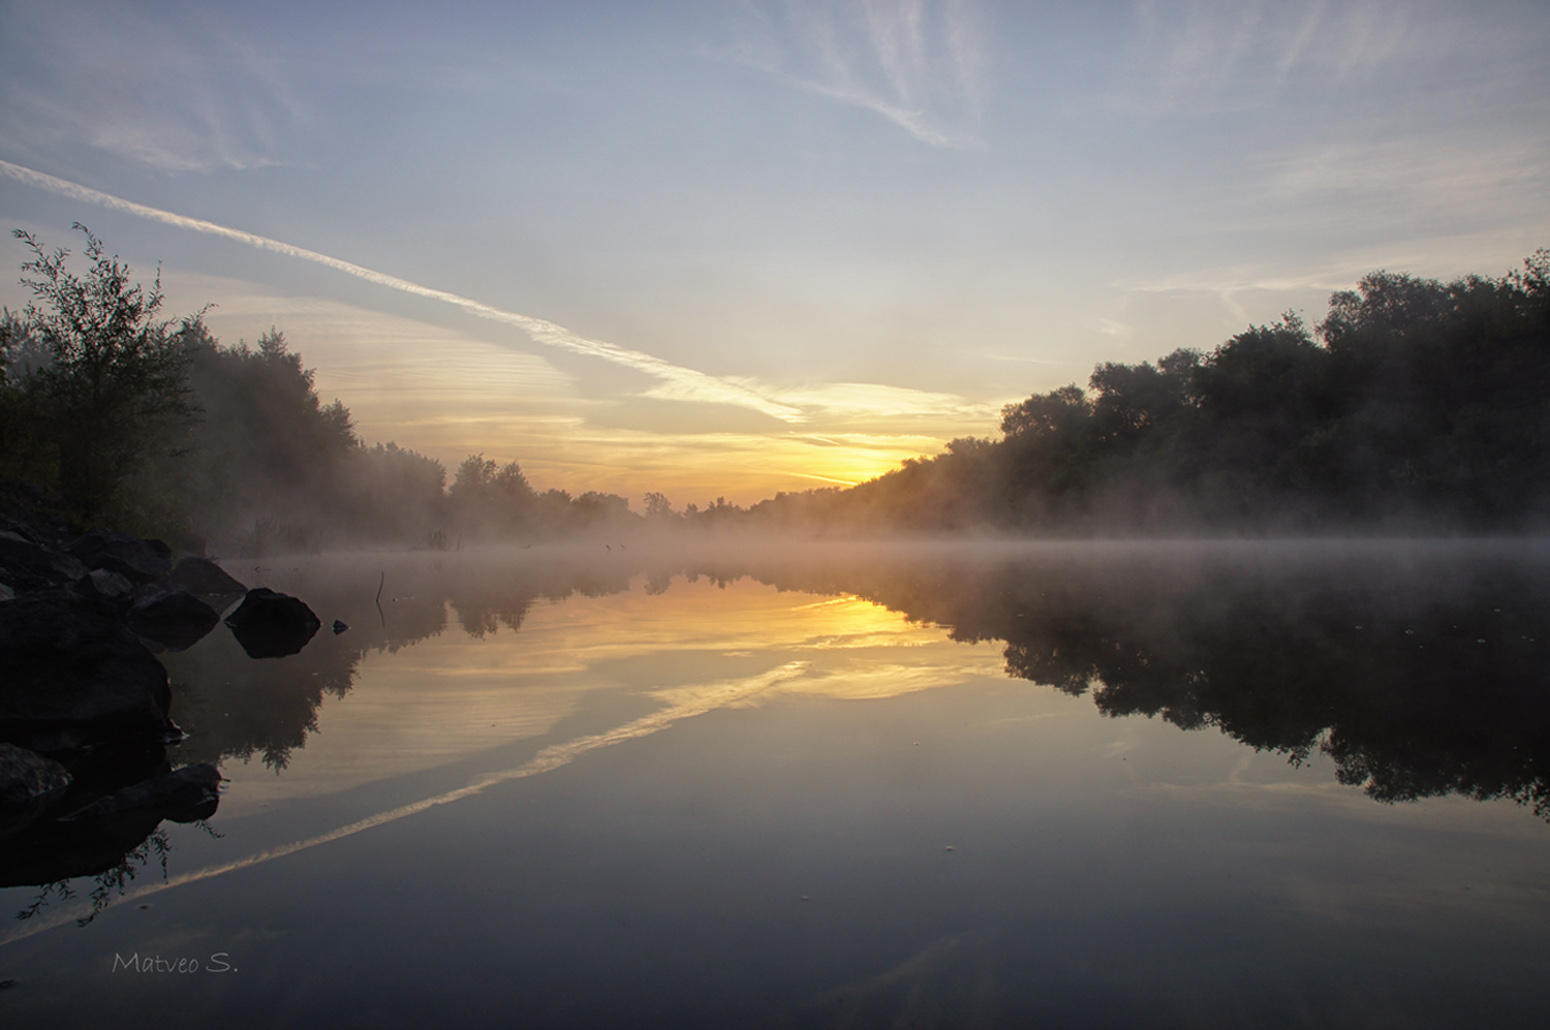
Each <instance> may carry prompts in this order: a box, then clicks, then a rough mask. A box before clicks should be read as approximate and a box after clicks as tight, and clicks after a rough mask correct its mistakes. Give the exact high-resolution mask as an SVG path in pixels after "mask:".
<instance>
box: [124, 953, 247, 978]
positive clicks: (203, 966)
mask: <svg viewBox="0 0 1550 1030" xmlns="http://www.w3.org/2000/svg"><path fill="white" fill-rule="evenodd" d="M229 958H231V954H230V953H229V952H225V951H217V952H216V953H215V954H213V955H211V956H210V958H209V959H208V960H204V959H197V958H162V957H161V956H160V955H147V956H145V957H144V958H141V957H140V953H139V952H138V951H137V952H134V953H133V954H131V955H130V956H129V957H128V958H125V957H124V956H122V955H120V954H119V953H118V952H116V951H115V952H114V953H113V970H112V971H113V972H115V973H116V972H118V971H119V970H120V969H126V970H128V971H130V972H132V973H235V972H236V971H237V967H236V966H234V965H232V964H231V963H230V962H228V961H227V959H229Z"/></svg>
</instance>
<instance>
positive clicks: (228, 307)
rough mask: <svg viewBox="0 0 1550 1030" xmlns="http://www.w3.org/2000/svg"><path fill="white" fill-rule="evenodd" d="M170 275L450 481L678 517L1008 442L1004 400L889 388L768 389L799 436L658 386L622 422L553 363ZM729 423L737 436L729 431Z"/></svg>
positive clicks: (301, 301)
mask: <svg viewBox="0 0 1550 1030" xmlns="http://www.w3.org/2000/svg"><path fill="white" fill-rule="evenodd" d="M166 278H167V289H168V293H169V296H172V297H174V298H175V299H176V300H179V301H184V298H187V301H185V303H192V301H193V298H198V297H216V298H219V300H218V301H217V306H216V307H215V308H213V309H212V310H211V311H210V312H209V314H208V315H207V316H206V324H207V325H208V326H209V328H210V330H211V331H212V332H213V333H214V334H215V335H216V336H217V337H218V338H219V339H220V340H221V341H222V342H223V343H224V344H226V345H233V344H236V343H237V342H239V341H241V340H245V341H246V342H247V343H248V344H250V345H251V344H252V343H253V342H254V341H255V339H256V338H257V335H258V334H259V333H261V332H263V331H266V330H267V329H268V328H269V327H270V326H271V325H273V326H274V327H275V328H278V329H279V330H280V331H281V332H282V333H284V334H285V338H286V341H287V343H288V344H289V345H290V347H291V349H292V350H293V351H296V352H298V353H300V354H301V355H302V359H303V362H304V363H305V364H306V365H307V366H308V367H309V368H312V369H313V370H314V372H315V374H316V378H315V384H316V387H317V390H318V394H319V396H320V397H322V398H323V399H324V401H325V402H326V401H331V400H333V399H334V398H336V397H337V398H339V399H340V400H341V401H343V402H344V404H345V406H346V407H347V408H349V409H350V412H351V415H352V416H353V417H354V420H355V425H356V430H357V433H358V434H359V436H360V437H361V439H362V440H363V441H364V442H366V443H367V444H369V445H372V444H377V443H387V442H389V441H392V442H394V443H396V444H398V445H399V446H401V447H407V448H410V449H412V450H416V451H419V452H420V453H423V454H426V455H428V456H430V457H433V458H436V459H437V460H439V461H440V462H441V463H442V464H443V466H445V467H446V469H447V473H448V477H449V480H450V478H451V476H452V474H453V473H454V471H455V470H456V468H457V465H458V463H459V462H461V461H462V460H463V458H465V457H467V456H468V455H470V454H474V453H482V454H483V455H484V456H485V457H486V458H490V459H493V460H495V461H497V462H500V463H501V464H504V463H506V462H509V461H515V462H517V463H518V464H519V465H520V466H521V467H522V470H523V472H524V473H525V474H526V475H527V478H528V481H529V482H530V483H531V484H532V485H533V486H534V487H535V488H537V489H539V490H546V489H551V488H558V489H563V490H567V491H569V492H571V493H572V494H580V493H583V492H585V491H588V490H596V491H600V492H603V493H616V494H620V495H622V496H624V497H625V498H626V499H628V500H629V501H630V503H631V505H632V506H633V507H634V509H635V510H637V511H639V510H640V509H641V498H642V496H643V495H644V494H645V493H646V492H648V491H657V492H662V493H665V494H667V496H668V498H669V499H670V500H671V501H672V502H673V504H674V506H675V507H676V508H678V509H682V508H683V507H684V506H685V505H688V504H691V503H692V504H697V505H699V506H700V507H705V506H706V505H707V504H708V503H710V502H711V501H713V500H714V499H716V498H717V497H725V498H726V499H727V501H729V502H730V503H733V504H741V505H747V504H751V503H754V502H757V501H760V500H763V499H764V498H767V497H772V496H774V495H775V494H776V493H777V492H780V491H787V492H797V491H802V490H809V489H814V488H822V487H830V486H834V487H846V486H853V485H855V484H857V483H862V482H865V481H867V480H869V479H873V478H875V477H877V476H880V475H882V474H883V473H885V472H888V471H890V470H892V469H895V468H898V467H899V465H900V464H901V463H902V462H903V461H905V460H906V459H909V458H918V457H921V456H929V455H933V454H937V453H939V452H940V451H941V450H942V448H943V447H944V445H945V444H946V443H947V441H948V440H950V439H953V438H954V437H958V436H991V435H997V433H998V430H997V425H998V421H999V414H1000V403H999V402H992V403H973V402H969V401H966V400H965V399H963V398H961V397H957V396H955V395H952V394H947V393H932V392H927V391H922V390H910V389H902V388H897V387H888V386H881V385H878V384H875V383H843V382H842V383H823V384H811V385H805V386H792V387H782V386H767V385H766V386H761V387H760V390H761V392H762V393H764V394H765V395H767V396H768V397H770V398H771V399H772V401H773V402H775V403H779V404H781V405H784V406H789V407H791V408H793V409H795V410H800V411H802V412H803V413H804V419H805V420H804V421H803V422H802V423H800V424H796V425H793V424H789V423H784V422H781V421H779V420H775V419H767V418H764V417H763V416H759V415H758V414H757V413H749V415H750V417H749V418H739V417H738V416H736V415H732V416H730V417H729V416H728V414H727V412H726V411H725V409H716V408H706V406H704V405H699V404H695V403H692V402H672V401H666V400H662V399H660V398H655V397H652V395H651V394H652V391H651V390H650V389H649V388H648V389H645V390H643V391H641V392H640V393H639V394H638V396H637V400H636V401H635V402H634V403H637V404H644V405H645V407H644V409H635V410H631V412H630V415H629V418H628V419H627V420H626V419H620V418H616V417H613V416H614V412H616V411H617V410H619V408H620V406H621V404H629V403H631V401H630V400H628V399H626V400H624V401H622V402H621V401H620V400H619V399H617V398H615V397H607V396H604V397H597V396H588V395H587V394H586V392H585V383H584V382H582V381H579V380H578V379H577V378H576V377H575V376H574V375H573V374H571V373H568V372H566V371H564V370H562V369H560V368H558V367H557V366H556V365H555V364H553V363H552V362H550V361H549V360H547V358H546V357H545V356H543V355H540V354H533V353H528V352H524V351H521V350H516V349H512V348H508V347H501V346H496V345H493V344H491V343H489V342H488V341H486V340H483V339H480V338H477V337H474V336H470V335H467V334H465V333H461V332H458V331H456V330H452V329H447V328H443V327H440V326H436V325H432V324H429V323H426V322H423V321H418V320H415V319H410V318H406V317H403V316H400V315H396V314H389V313H383V312H376V311H369V310H366V309H362V308H358V307H354V306H352V305H348V304H344V303H341V302H337V301H332V300H325V299H321V298H293V297H285V296H280V295H277V294H262V293H254V292H253V291H252V289H251V287H250V286H249V285H248V284H244V283H239V282H235V281H232V280H227V279H221V278H216V277H211V276H194V275H186V274H177V273H171V274H169V275H168V276H167V277H166ZM255 326H257V327H259V328H258V330H257V332H255V330H254V327H255ZM699 409H705V410H699ZM724 422H730V423H732V424H733V425H734V426H735V427H736V428H733V429H724V428H718V426H719V425H720V424H721V423H724Z"/></svg>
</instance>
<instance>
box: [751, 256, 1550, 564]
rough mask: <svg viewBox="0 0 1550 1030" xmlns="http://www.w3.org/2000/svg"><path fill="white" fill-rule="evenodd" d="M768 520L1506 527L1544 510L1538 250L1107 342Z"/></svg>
mask: <svg viewBox="0 0 1550 1030" xmlns="http://www.w3.org/2000/svg"><path fill="white" fill-rule="evenodd" d="M1088 387H1089V389H1087V390H1083V389H1082V388H1081V387H1079V386H1077V385H1075V384H1071V385H1068V386H1064V387H1061V388H1059V389H1057V390H1053V391H1050V392H1049V393H1044V394H1035V395H1033V396H1032V397H1029V398H1028V399H1027V400H1024V401H1022V402H1020V403H1017V404H1010V405H1007V406H1006V408H1005V409H1003V412H1002V421H1001V429H1002V434H1003V438H1002V439H1001V440H1000V441H996V442H989V441H985V442H982V443H980V444H977V445H975V446H965V445H963V444H962V443H961V442H960V441H954V444H953V445H950V446H949V448H948V450H947V451H946V452H945V453H943V454H941V455H938V456H936V457H935V458H930V459H920V460H912V461H906V462H905V463H904V465H903V467H901V468H899V469H897V470H895V471H893V472H890V473H888V474H887V475H885V476H882V477H879V478H878V479H876V480H873V481H872V482H869V483H863V484H861V485H860V486H858V487H855V488H854V489H852V490H849V491H845V492H843V493H840V494H837V495H833V496H830V495H827V494H825V493H824V492H820V491H813V492H810V493H809V494H804V495H786V496H784V497H782V498H777V499H776V500H775V501H774V502H767V503H766V504H764V505H756V506H755V509H754V512H755V513H756V515H757V518H758V519H759V520H761V521H763V522H765V523H768V524H777V525H779V524H785V525H791V524H799V523H800V522H801V521H803V520H804V519H805V520H810V522H811V523H815V524H817V525H819V526H823V527H828V528H848V529H883V530H929V531H951V530H957V529H962V528H965V527H967V526H973V525H981V526H985V527H988V528H994V529H1001V530H1022V531H1026V530H1033V531H1038V532H1045V533H1071V532H1078V533H1086V532H1127V533H1128V532H1138V531H1139V532H1179V531H1187V532H1196V531H1202V530H1207V531H1222V530H1227V531H1249V532H1305V531H1308V530H1313V529H1318V530H1329V529H1337V530H1362V531H1374V530H1382V531H1394V530H1399V531H1406V532H1410V531H1426V532H1432V531H1439V530H1443V531H1450V532H1451V531H1461V530H1462V531H1493V532H1499V531H1521V530H1526V529H1540V530H1542V529H1543V528H1544V527H1545V525H1546V523H1547V522H1550V252H1547V251H1543V250H1542V251H1539V252H1537V253H1535V254H1534V255H1533V256H1532V257H1530V258H1529V259H1528V260H1527V261H1525V262H1524V266H1523V268H1522V269H1521V270H1519V271H1515V272H1512V273H1509V274H1508V275H1506V276H1503V277H1501V278H1499V279H1490V278H1483V277H1479V276H1470V277H1466V278H1463V279H1460V280H1457V281H1455V282H1452V283H1446V284H1445V283H1440V282H1436V281H1433V280H1428V279H1419V278H1415V277H1412V276H1408V275H1398V274H1393V273H1389V272H1374V273H1372V274H1371V275H1368V276H1366V277H1364V278H1363V279H1362V280H1361V282H1360V283H1359V284H1358V286H1357V288H1356V289H1355V290H1350V291H1342V292H1339V293H1336V294H1334V295H1333V296H1332V297H1331V298H1330V305H1329V312H1328V314H1327V315H1326V317H1325V318H1324V320H1323V321H1322V322H1320V323H1319V325H1318V328H1317V334H1316V335H1315V334H1314V333H1313V332H1310V331H1309V329H1308V327H1307V326H1306V325H1305V324H1304V323H1303V321H1302V319H1301V318H1299V317H1298V316H1297V315H1296V314H1295V313H1292V312H1288V313H1287V314H1286V315H1285V316H1283V317H1282V318H1281V320H1280V321H1278V322H1275V323H1272V324H1270V325H1264V326H1250V327H1249V328H1248V329H1247V330H1245V331H1244V332H1241V333H1238V334H1237V335H1235V336H1233V337H1232V338H1231V339H1229V340H1227V341H1226V342H1225V343H1223V344H1221V345H1220V346H1218V347H1216V348H1215V349H1214V350H1212V351H1211V352H1209V353H1202V352H1200V351H1195V350H1179V351H1175V352H1174V353H1173V354H1170V355H1168V356H1166V357H1164V358H1161V359H1159V360H1158V361H1157V362H1156V363H1155V365H1154V364H1152V363H1150V362H1144V363H1141V364H1137V365H1127V364H1119V363H1114V362H1105V363H1103V364H1100V365H1098V366H1097V367H1096V368H1095V369H1094V371H1093V374H1092V377H1091V379H1090V380H1089V382H1088Z"/></svg>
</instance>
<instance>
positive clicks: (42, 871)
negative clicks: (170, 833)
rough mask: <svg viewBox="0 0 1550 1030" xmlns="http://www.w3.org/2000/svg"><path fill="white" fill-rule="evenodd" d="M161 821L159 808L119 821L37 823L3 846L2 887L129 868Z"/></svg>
mask: <svg viewBox="0 0 1550 1030" xmlns="http://www.w3.org/2000/svg"><path fill="white" fill-rule="evenodd" d="M161 821H162V816H161V814H160V813H158V812H156V811H154V810H147V811H140V810H131V811H128V812H125V813H123V814H122V815H120V816H119V817H117V818H114V819H106V820H92V821H83V822H70V823H65V822H59V821H58V820H54V819H44V820H42V821H41V822H37V823H34V824H33V825H32V826H31V827H29V828H28V829H27V830H25V831H24V832H23V833H21V834H20V835H18V836H16V837H13V838H12V839H11V840H9V841H7V842H6V844H5V847H3V848H0V887H20V886H23V885H27V884H34V885H43V884H50V883H58V882H59V881H60V880H67V879H72V878H74V877H77V876H99V875H101V874H103V873H107V872H110V871H112V870H115V869H123V868H124V867H125V865H126V863H134V862H135V859H136V857H137V856H136V849H137V848H140V847H141V846H142V845H144V844H145V842H146V839H147V838H149V837H150V835H151V834H152V833H154V832H155V831H156V828H157V827H158V826H160V825H161ZM142 854H143V853H142ZM139 862H140V863H143V862H144V858H143V857H142V858H140V859H139Z"/></svg>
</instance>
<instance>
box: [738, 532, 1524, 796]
mask: <svg viewBox="0 0 1550 1030" xmlns="http://www.w3.org/2000/svg"><path fill="white" fill-rule="evenodd" d="M1157 550H1158V551H1159V552H1161V551H1163V550H1165V548H1158V549H1157ZM964 553H966V552H964ZM1232 553H1233V552H1231V551H1230V550H1224V549H1218V550H1216V551H1214V552H1213V551H1210V550H1208V549H1201V548H1195V549H1193V550H1186V551H1185V552H1184V553H1178V554H1176V555H1175V556H1174V557H1171V558H1170V557H1167V556H1166V555H1164V554H1161V553H1154V554H1148V553H1146V552H1145V551H1143V550H1141V549H1134V550H1131V551H1129V552H1126V553H1124V554H1115V553H1111V554H1110V555H1109V556H1107V557H1104V556H1102V555H1101V554H1096V552H1094V551H1089V552H1088V554H1089V557H1087V558H1084V559H1078V558H1076V557H1073V556H1071V555H1067V556H1065V557H1058V556H1051V555H1047V556H1045V557H1043V558H1038V559H1028V558H1024V559H1022V560H1019V561H1017V562H1015V563H1006V564H994V563H988V562H987V563H974V562H972V561H969V562H965V561H963V560H962V558H961V556H960V558H958V559H956V560H952V561H948V560H945V559H944V560H942V561H935V562H933V561H898V560H893V561H889V562H876V561H869V562H861V561H857V562H855V563H840V564H830V565H829V566H828V567H824V568H819V567H816V566H812V565H809V566H808V567H807V568H806V569H805V570H803V569H799V570H797V571H790V570H786V571H777V570H775V569H773V568H766V569H763V570H761V571H760V572H759V575H760V578H762V579H767V581H769V582H772V583H775V584H777V585H780V586H785V587H795V588H799V589H812V590H821V591H825V592H832V591H846V592H851V593H856V594H859V595H861V596H863V597H867V598H869V599H871V600H874V601H877V602H879V603H882V604H885V605H887V606H888V607H890V608H893V609H895V610H898V611H901V612H903V613H905V614H906V615H907V616H909V617H910V618H913V619H919V620H924V621H930V622H934V623H937V624H940V625H943V626H945V627H948V628H949V632H950V635H951V636H952V637H953V638H954V639H959V640H966V641H972V640H989V639H998V640H1004V641H1005V642H1006V652H1005V653H1006V667H1007V672H1008V674H1010V675H1012V676H1016V677H1020V678H1023V679H1028V680H1032V681H1034V682H1036V683H1042V684H1047V685H1050V686H1053V687H1055V688H1057V689H1059V690H1062V691H1064V692H1066V693H1069V694H1073V695H1083V694H1091V696H1092V698H1093V701H1094V703H1095V704H1096V705H1097V706H1098V708H1099V710H1100V711H1102V712H1103V713H1104V714H1105V715H1109V716H1122V715H1137V714H1140V715H1146V716H1160V717H1161V718H1163V719H1165V720H1167V721H1168V722H1171V723H1174V724H1175V725H1178V726H1180V727H1181V728H1184V729H1199V728H1202V727H1206V726H1214V727H1216V728H1218V729H1220V730H1221V731H1222V732H1223V733H1226V734H1228V735H1229V736H1232V737H1234V738H1236V739H1237V740H1240V741H1242V742H1243V743H1245V744H1247V745H1249V746H1251V747H1254V748H1256V749H1262V750H1270V751H1276V752H1280V753H1282V754H1285V755H1287V756H1288V757H1289V758H1290V759H1291V760H1292V761H1294V762H1300V761H1302V760H1305V759H1306V758H1308V757H1309V756H1310V755H1311V754H1312V753H1313V752H1314V751H1315V750H1318V751H1321V752H1323V753H1324V754H1326V755H1328V756H1329V757H1330V758H1332V759H1333V760H1334V762H1335V763H1336V766H1337V770H1338V776H1339V779H1340V781H1341V782H1342V783H1346V784H1350V785H1361V786H1363V787H1364V789H1365V790H1366V792H1367V794H1368V795H1369V796H1371V797H1373V798H1375V799H1377V800H1380V801H1403V800H1413V799H1416V798H1421V797H1429V796H1435V795H1441V794H1449V793H1456V794H1462V795H1465V796H1468V797H1473V798H1478V799H1482V800H1484V799H1490V798H1502V797H1510V798H1513V799H1515V800H1517V801H1518V802H1519V803H1521V804H1527V805H1531V806H1533V808H1534V810H1535V811H1536V812H1537V813H1539V814H1540V815H1542V816H1546V817H1547V818H1550V765H1547V763H1550V670H1547V667H1546V660H1547V658H1550V654H1547V645H1546V642H1547V631H1550V580H1547V577H1546V576H1545V571H1546V570H1545V567H1544V560H1543V558H1533V557H1532V556H1528V557H1525V556H1524V555H1522V554H1518V555H1505V554H1501V553H1497V554H1494V555H1488V554H1486V553H1485V552H1484V551H1482V550H1480V549H1476V550H1475V551H1474V552H1473V556H1472V557H1471V556H1470V555H1469V554H1467V553H1466V552H1465V551H1464V550H1463V549H1461V548H1456V547H1455V548H1451V549H1450V548H1447V547H1437V548H1433V549H1431V551H1430V552H1429V553H1428V552H1426V551H1421V550H1417V551H1415V552H1411V553H1406V552H1403V551H1401V550H1399V549H1397V548H1394V547H1392V546H1379V547H1375V548H1372V549H1370V550H1368V551H1365V552H1364V551H1363V550H1361V549H1359V548H1357V547H1355V546H1346V547H1343V548H1336V547H1325V548H1322V549H1320V548H1316V547H1307V548H1303V549H1302V550H1301V551H1300V552H1295V553H1292V554H1290V555H1287V556H1284V557H1281V558H1275V557H1267V555H1268V554H1269V549H1268V548H1267V549H1265V550H1263V551H1258V552H1256V551H1254V550H1252V549H1242V550H1239V551H1237V552H1236V555H1237V556H1236V557H1230V556H1229V555H1230V554H1232ZM1095 554H1096V556H1095ZM722 572H723V574H724V572H725V570H722Z"/></svg>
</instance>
